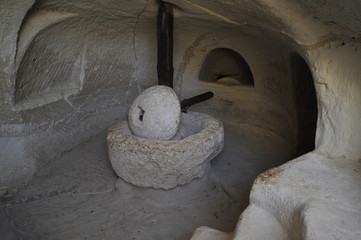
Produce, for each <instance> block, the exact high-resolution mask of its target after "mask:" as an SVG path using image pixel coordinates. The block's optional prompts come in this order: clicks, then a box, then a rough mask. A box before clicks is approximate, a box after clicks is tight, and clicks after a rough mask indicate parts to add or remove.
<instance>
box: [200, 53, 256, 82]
mask: <svg viewBox="0 0 361 240" xmlns="http://www.w3.org/2000/svg"><path fill="white" fill-rule="evenodd" d="M199 80H201V81H206V82H215V83H220V84H227V85H251V86H254V80H253V74H252V72H251V69H250V68H249V66H248V64H247V62H246V60H244V58H243V57H242V56H241V55H240V54H239V53H237V52H235V51H233V50H231V49H228V48H216V49H214V50H212V51H211V52H209V53H208V55H207V56H206V58H205V60H204V62H203V65H202V67H201V70H200V73H199Z"/></svg>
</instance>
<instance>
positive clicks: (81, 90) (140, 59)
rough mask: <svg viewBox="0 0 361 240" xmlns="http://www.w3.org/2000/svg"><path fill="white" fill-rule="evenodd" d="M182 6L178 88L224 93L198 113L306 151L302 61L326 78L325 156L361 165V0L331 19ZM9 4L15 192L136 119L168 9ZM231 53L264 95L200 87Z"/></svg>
mask: <svg viewBox="0 0 361 240" xmlns="http://www.w3.org/2000/svg"><path fill="white" fill-rule="evenodd" d="M170 2H171V3H173V4H174V5H175V7H174V15H175V22H174V27H175V30H174V33H175V37H174V39H175V42H174V45H175V46H176V47H175V49H174V66H175V74H174V76H175V82H174V83H175V90H176V91H177V92H178V94H179V95H180V96H181V98H186V97H189V96H192V95H195V94H198V93H201V92H202V91H204V90H207V91H208V90H213V91H214V92H215V94H216V97H215V98H214V99H213V100H211V101H209V102H206V103H202V104H199V105H198V106H195V107H194V108H193V110H198V111H203V112H207V113H209V114H212V115H214V116H216V117H218V118H220V119H227V120H229V121H231V122H232V123H234V124H252V125H256V126H258V127H261V128H266V129H268V130H269V131H272V132H275V133H277V134H279V135H280V136H282V137H283V138H284V139H285V141H287V142H289V143H290V147H291V148H293V147H295V144H296V143H295V139H296V136H295V135H296V132H297V131H296V129H297V118H296V116H295V112H296V110H295V106H294V101H293V94H292V89H293V85H292V81H291V74H290V69H291V67H290V64H289V62H288V61H289V55H290V54H291V53H293V52H298V53H299V54H300V55H301V56H302V57H303V58H304V59H305V60H306V62H307V64H308V65H309V66H310V69H311V71H312V74H313V77H314V80H315V87H316V91H317V97H318V105H319V118H318V128H317V137H316V151H319V152H321V153H325V154H328V155H330V156H341V155H343V156H345V157H347V158H350V159H356V160H357V159H359V158H360V157H361V148H360V147H359V143H360V142H361V126H360V122H361V121H360V119H361V111H359V103H360V100H361V94H360V92H361V83H360V81H359V76H360V70H359V67H358V65H357V63H358V62H360V61H359V60H360V58H361V55H360V51H359V47H360V43H359V42H360V41H359V39H360V31H359V25H360V22H359V21H358V20H357V19H358V17H357V16H358V15H357V16H356V13H358V12H357V11H355V12H352V11H351V8H350V7H352V6H354V5H355V6H359V5H357V4H359V3H358V2H357V1H351V2H352V3H349V7H345V8H342V9H341V10H340V11H334V8H332V11H331V10H330V13H332V14H331V17H327V16H326V15H325V12H324V11H325V10H322V9H321V8H320V7H317V6H319V5H320V4H321V2H324V1H316V0H314V1H306V2H303V3H299V2H298V1H286V0H282V1H279V0H274V1H265V0H258V1H247V0H244V1H239V2H237V3H236V2H234V1H231V0H226V1H220V0H217V1H206V0H192V1H190V0H182V1H170ZM327 2H329V3H332V4H333V5H332V6H334V4H336V1H331V0H330V1H327ZM0 4H1V7H0V9H1V10H0V11H1V25H0V26H1V31H0V40H1V41H0V48H1V50H2V51H1V53H0V56H1V62H0V92H1V95H0V101H1V104H0V108H1V110H2V112H1V114H0V134H1V139H0V141H2V142H3V143H4V144H2V146H6V144H5V143H8V142H9V141H14V142H16V147H15V149H17V150H18V153H17V154H12V152H13V151H15V150H11V148H7V147H6V148H5V147H4V149H3V150H1V156H2V158H1V159H0V160H1V169H0V172H2V173H3V172H4V173H7V174H1V179H0V180H1V186H8V185H11V184H13V183H14V182H17V181H18V180H19V181H20V182H21V181H22V180H24V178H23V177H25V176H29V175H31V174H32V173H34V172H35V171H36V169H37V168H38V167H40V166H41V165H43V164H44V163H45V162H47V161H48V160H50V159H52V158H54V157H56V156H58V155H59V154H61V153H62V152H64V151H66V150H69V149H71V148H72V147H74V145H77V144H79V143H81V142H82V141H84V140H85V139H87V138H88V137H90V136H93V135H94V134H96V133H97V132H99V131H100V130H101V129H104V128H106V127H108V126H109V125H110V124H111V123H112V122H114V121H115V119H119V118H124V117H125V116H126V112H127V109H128V107H129V104H130V103H131V102H132V100H133V99H134V98H135V97H136V95H137V94H138V93H139V92H140V91H141V90H142V89H144V88H146V87H148V86H151V85H155V84H156V82H157V81H156V80H157V75H156V61H155V59H156V24H155V22H156V15H157V2H156V1H154V0H149V1H145V0H137V1H132V2H129V1H115V0H106V1H95V2H88V1H81V0H79V1H72V2H69V1H63V0H51V1H42V0H39V1H36V3H35V4H34V5H32V4H33V1H11V2H9V1H1V2H0ZM330 6H331V5H330ZM335 6H336V5H335ZM30 8H31V9H30ZM29 9H30V10H29ZM310 9H312V11H310ZM355 9H356V8H355ZM28 10H29V11H28ZM327 11H328V10H327ZM310 12H312V14H310ZM318 14H320V15H318ZM343 14H344V15H345V16H346V14H349V15H347V17H345V18H343ZM350 15H352V16H354V17H355V18H350ZM318 16H320V17H319V18H317V17H318ZM222 47H223V48H230V49H233V50H235V51H236V52H238V53H240V54H241V56H242V57H244V59H245V60H246V61H247V63H248V65H249V67H250V69H251V71H252V73H253V75H254V83H255V87H254V88H252V89H250V88H247V87H242V86H239V87H227V86H222V85H217V84H213V83H205V82H203V83H202V82H201V81H199V80H198V78H197V77H198V75H199V70H200V67H201V64H202V62H203V60H204V58H205V56H206V55H207V53H209V52H210V51H211V50H213V49H214V48H222ZM209 105H211V106H212V107H211V108H210V107H209ZM17 138H20V140H21V141H17V140H16V139H17ZM19 149H20V150H19ZM26 166H33V167H26Z"/></svg>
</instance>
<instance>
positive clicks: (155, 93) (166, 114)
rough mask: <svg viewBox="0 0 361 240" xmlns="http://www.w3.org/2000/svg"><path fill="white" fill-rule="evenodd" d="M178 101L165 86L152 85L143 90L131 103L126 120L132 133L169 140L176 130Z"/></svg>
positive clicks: (173, 93) (178, 113)
mask: <svg viewBox="0 0 361 240" xmlns="http://www.w3.org/2000/svg"><path fill="white" fill-rule="evenodd" d="M180 112H181V109H180V102H179V99H178V97H177V94H176V93H175V92H174V91H173V89H172V88H170V87H167V86H160V85H159V86H153V87H150V88H148V89H146V90H145V91H143V92H142V93H141V94H140V95H139V96H138V97H137V98H136V99H135V100H134V102H133V103H132V105H131V107H130V109H129V113H128V122H129V127H130V129H131V130H132V132H133V134H134V135H136V136H138V137H144V138H149V139H154V140H163V141H166V140H170V139H171V138H172V137H173V136H174V135H175V134H176V133H177V130H178V126H179V121H180Z"/></svg>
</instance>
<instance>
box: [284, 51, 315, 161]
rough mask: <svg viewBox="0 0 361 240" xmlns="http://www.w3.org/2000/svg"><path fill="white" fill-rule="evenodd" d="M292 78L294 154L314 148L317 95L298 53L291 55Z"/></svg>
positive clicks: (308, 72)
mask: <svg viewBox="0 0 361 240" xmlns="http://www.w3.org/2000/svg"><path fill="white" fill-rule="evenodd" d="M290 61H291V65H292V79H293V84H294V96H295V105H296V111H297V123H298V124H297V146H296V155H297V156H299V155H302V154H305V153H307V152H310V151H312V150H314V149H315V137H316V128H317V116H318V107H317V97H316V90H315V86H314V80H313V77H312V73H311V70H310V68H309V67H308V65H307V63H306V62H305V60H304V59H303V58H302V57H301V56H300V55H298V54H296V53H294V54H292V55H291V60H290Z"/></svg>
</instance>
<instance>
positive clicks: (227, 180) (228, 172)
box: [0, 124, 291, 240]
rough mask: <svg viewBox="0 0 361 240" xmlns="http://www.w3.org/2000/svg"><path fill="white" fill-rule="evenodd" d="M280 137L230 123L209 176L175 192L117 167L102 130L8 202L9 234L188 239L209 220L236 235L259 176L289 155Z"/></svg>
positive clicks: (1, 225)
mask: <svg viewBox="0 0 361 240" xmlns="http://www.w3.org/2000/svg"><path fill="white" fill-rule="evenodd" d="M286 146H287V143H284V142H283V140H282V139H280V138H279V137H278V136H276V135H274V134H272V133H269V132H266V131H264V130H262V129H257V128H252V127H250V126H237V127H236V126H232V125H230V124H225V147H224V150H223V151H222V153H221V154H220V155H219V156H218V157H216V158H215V159H213V160H212V162H211V166H210V168H209V169H208V171H207V174H206V175H205V176H204V177H203V178H202V179H198V180H195V181H193V182H191V183H190V184H188V185H185V186H182V187H177V188H175V189H173V190H169V191H164V190H154V189H141V188H137V187H134V186H132V185H130V184H127V183H126V182H124V181H123V180H121V179H118V178H117V176H116V175H115V173H114V172H113V170H112V168H111V166H110V163H109V160H108V157H107V149H106V133H105V132H103V133H101V134H99V135H97V136H95V137H93V138H92V139H90V140H88V141H87V142H84V143H83V144H82V145H80V146H77V147H76V148H75V149H73V150H72V151H71V152H67V153H64V154H63V156H62V157H61V158H59V159H57V160H56V161H52V162H50V163H49V164H48V165H46V166H45V167H44V168H43V169H42V170H40V171H39V172H38V174H37V175H36V176H35V177H34V178H33V180H32V181H31V182H30V184H29V185H28V187H27V188H25V189H24V190H22V191H21V192H19V193H18V194H17V195H16V196H15V197H13V198H11V199H8V200H7V201H5V202H3V208H2V209H0V236H2V237H1V239H2V240H5V239H67V240H69V239H77V240H78V239H94V240H95V239H96V240H99V239H121V240H128V239H129V240H131V239H146V240H161V239H167V240H168V239H172V240H187V239H189V238H190V236H191V235H192V233H193V231H194V230H195V229H196V228H197V227H200V226H203V225H207V226H210V227H212V228H216V229H219V230H221V231H225V232H231V231H233V230H234V227H235V225H236V223H237V219H238V217H239V215H240V214H241V212H242V211H243V210H244V209H245V208H246V207H247V205H248V195H249V191H250V188H251V186H252V183H253V181H254V179H255V178H256V176H257V175H258V174H259V173H261V172H263V171H265V170H266V169H269V168H271V167H274V166H278V165H280V164H281V163H283V162H285V161H287V160H289V159H290V156H291V155H290V150H289V149H288V148H287V147H286Z"/></svg>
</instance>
